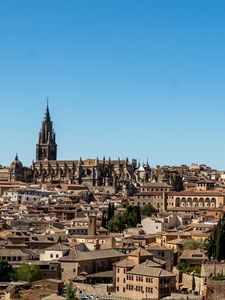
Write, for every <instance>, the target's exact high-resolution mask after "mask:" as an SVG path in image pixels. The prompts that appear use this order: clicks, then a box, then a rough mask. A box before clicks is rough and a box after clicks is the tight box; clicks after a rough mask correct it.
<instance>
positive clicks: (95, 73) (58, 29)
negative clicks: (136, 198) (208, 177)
mask: <svg viewBox="0 0 225 300" xmlns="http://www.w3.org/2000/svg"><path fill="white" fill-rule="evenodd" d="M162 4H163V5H162ZM0 8H1V9H0V17H1V18H0V24H1V26H0V28H1V29H0V30H1V37H2V38H1V39H2V43H1V44H2V47H1V49H0V54H1V55H0V62H1V66H2V67H1V72H0V82H1V89H0V97H1V112H2V114H1V118H0V124H1V128H2V130H1V133H0V138H1V142H2V144H1V145H2V147H1V148H0V164H1V165H9V164H10V162H11V161H12V160H13V159H14V157H15V153H16V152H17V153H18V155H19V158H20V160H21V161H22V162H23V164H24V165H28V166H29V165H31V163H32V160H35V145H36V143H37V140H38V133H39V130H40V126H41V121H42V120H43V116H44V111H45V105H46V98H47V97H49V106H50V112H51V116H52V120H53V123H54V128H55V131H56V142H57V144H58V159H79V157H80V156H81V157H82V158H84V159H85V158H95V157H96V156H98V157H100V158H101V157H103V156H105V157H106V158H107V157H111V158H116V159H117V158H118V157H121V158H126V157H129V158H130V159H131V158H132V157H133V158H137V159H140V161H141V162H143V161H146V159H147V157H148V160H149V164H150V165H151V166H155V165H180V164H187V165H190V164H191V163H192V162H194V163H195V162H196V163H200V164H201V163H203V164H207V165H209V166H211V167H215V168H218V169H220V170H224V169H225V155H224V152H225V142H224V139H223V133H224V131H225V122H224V114H225V113H224V112H225V103H224V95H225V86H224V80H225V72H224V70H225V68H224V67H225V66H224V64H225V61H224V50H225V42H224V35H225V34H224V32H223V28H224V25H225V24H224V23H225V20H224V18H223V11H224V9H225V4H224V3H223V2H222V1H217V2H216V5H212V4H211V3H210V1H198V3H196V2H195V1H188V2H185V1H184V2H182V4H180V3H179V1H172V2H170V3H166V1H144V2H143V4H142V5H139V4H138V2H137V1H113V2H107V3H104V1H95V2H94V3H93V2H91V1H82V3H81V2H73V1H68V4H67V5H62V4H61V3H60V1H48V2H47V3H45V2H44V1H39V2H38V3H29V1H21V2H20V3H19V4H17V3H13V4H12V3H10V2H9V3H1V4H0Z"/></svg>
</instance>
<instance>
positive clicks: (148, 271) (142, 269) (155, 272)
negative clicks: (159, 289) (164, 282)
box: [127, 260, 175, 277]
mask: <svg viewBox="0 0 225 300" xmlns="http://www.w3.org/2000/svg"><path fill="white" fill-rule="evenodd" d="M127 274H132V275H143V276H151V277H174V276H175V275H174V274H173V273H171V272H168V271H166V270H164V269H162V268H160V267H158V268H156V267H153V266H152V263H151V262H150V261H149V260H147V261H145V262H144V263H142V264H139V265H137V266H135V267H134V268H133V269H132V270H130V271H128V272H127Z"/></svg>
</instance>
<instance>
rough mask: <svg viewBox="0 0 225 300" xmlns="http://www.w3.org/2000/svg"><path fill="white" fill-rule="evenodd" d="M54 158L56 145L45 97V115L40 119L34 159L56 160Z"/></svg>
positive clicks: (55, 156)
mask: <svg viewBox="0 0 225 300" xmlns="http://www.w3.org/2000/svg"><path fill="white" fill-rule="evenodd" d="M56 158H57V145H56V141H55V132H54V129H53V124H52V121H51V117H50V112H49V106H48V99H47V106H46V111H45V116H44V120H43V121H42V126H41V130H40V133H39V139H38V144H37V145H36V160H56Z"/></svg>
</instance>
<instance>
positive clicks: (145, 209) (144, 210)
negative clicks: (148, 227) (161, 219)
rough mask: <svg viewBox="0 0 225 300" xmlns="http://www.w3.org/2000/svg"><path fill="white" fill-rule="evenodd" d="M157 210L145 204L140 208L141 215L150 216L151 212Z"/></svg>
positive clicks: (153, 212)
mask: <svg viewBox="0 0 225 300" xmlns="http://www.w3.org/2000/svg"><path fill="white" fill-rule="evenodd" d="M156 212H157V210H156V209H155V208H154V207H153V206H152V205H151V204H146V205H144V206H143V207H142V209H141V214H142V216H146V217H151V215H152V214H155V213H156Z"/></svg>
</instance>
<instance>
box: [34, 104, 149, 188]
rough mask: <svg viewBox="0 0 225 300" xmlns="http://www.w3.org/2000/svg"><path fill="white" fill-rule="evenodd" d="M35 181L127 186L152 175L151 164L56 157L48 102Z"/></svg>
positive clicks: (40, 136)
mask: <svg viewBox="0 0 225 300" xmlns="http://www.w3.org/2000/svg"><path fill="white" fill-rule="evenodd" d="M32 171H33V181H34V182H35V183H53V184H54V183H55V184H59V183H68V184H85V185H87V186H89V187H99V186H102V187H112V188H114V189H115V190H120V189H121V188H122V187H123V186H124V185H129V184H137V182H138V181H146V179H147V176H149V174H150V167H149V166H148V164H147V165H146V166H145V168H143V167H141V168H140V166H138V164H137V161H136V160H134V159H133V160H132V162H129V160H128V159H125V160H120V159H118V160H111V159H110V158H109V159H105V157H103V159H101V160H100V159H99V158H98V157H96V158H95V159H82V158H80V159H79V160H57V144H56V135H55V132H54V129H53V123H52V120H51V116H50V112H49V107H48V104H47V108H46V112H45V116H44V120H43V121H42V126H41V130H40V133H39V138H38V143H37V145H36V161H35V162H33V165H32Z"/></svg>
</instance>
